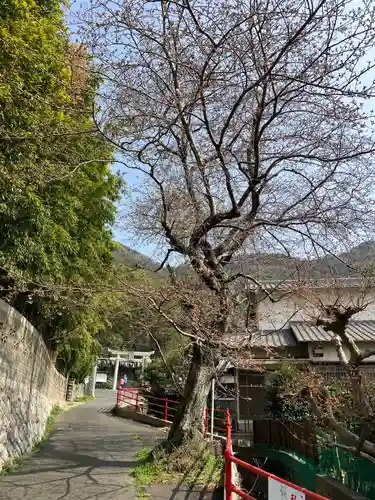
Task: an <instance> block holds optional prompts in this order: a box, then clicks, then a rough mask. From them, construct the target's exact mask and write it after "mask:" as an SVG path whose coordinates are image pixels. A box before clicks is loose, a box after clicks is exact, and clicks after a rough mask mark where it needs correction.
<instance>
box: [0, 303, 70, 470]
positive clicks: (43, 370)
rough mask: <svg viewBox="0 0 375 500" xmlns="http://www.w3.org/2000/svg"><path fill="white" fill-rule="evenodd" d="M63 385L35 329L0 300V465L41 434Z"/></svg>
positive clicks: (62, 395) (61, 397)
mask: <svg viewBox="0 0 375 500" xmlns="http://www.w3.org/2000/svg"><path fill="white" fill-rule="evenodd" d="M66 386H67V381H66V379H65V377H63V376H62V375H61V374H60V373H59V372H58V371H57V370H56V368H55V366H54V363H53V361H52V360H51V358H50V356H49V353H48V350H47V348H46V346H45V344H44V342H43V340H42V338H41V336H40V335H39V333H38V331H37V330H36V329H35V328H34V327H33V326H32V325H31V324H30V323H29V322H28V321H27V320H26V319H25V318H24V317H23V316H22V315H21V314H20V313H18V311H16V310H15V309H14V308H13V307H11V306H9V305H8V304H6V303H5V302H4V301H2V300H0V468H1V464H2V463H3V462H4V461H5V460H8V459H9V458H12V457H14V456H18V455H20V454H22V453H25V452H27V451H28V450H30V449H31V448H32V446H33V445H34V444H35V442H37V441H38V440H39V439H40V438H41V437H42V435H43V432H44V427H45V423H46V420H47V418H48V415H49V414H50V411H51V408H52V406H53V405H54V404H56V403H60V402H62V401H65V395H66Z"/></svg>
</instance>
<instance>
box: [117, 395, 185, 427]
mask: <svg viewBox="0 0 375 500" xmlns="http://www.w3.org/2000/svg"><path fill="white" fill-rule="evenodd" d="M116 404H117V405H120V404H125V405H128V406H132V407H134V409H135V411H137V412H140V413H145V414H147V415H154V416H156V417H158V418H161V419H162V420H164V421H165V422H170V421H171V419H173V417H174V415H175V412H176V410H177V407H178V405H179V402H178V401H174V400H172V399H170V398H158V397H156V396H152V395H151V394H148V393H146V392H142V391H140V390H139V389H132V388H128V387H126V388H124V389H117V398H116Z"/></svg>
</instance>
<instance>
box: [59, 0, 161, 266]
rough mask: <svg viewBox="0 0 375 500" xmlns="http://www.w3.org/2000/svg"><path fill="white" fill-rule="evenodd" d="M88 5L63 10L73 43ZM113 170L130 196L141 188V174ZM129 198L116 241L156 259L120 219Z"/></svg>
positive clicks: (117, 166) (118, 167)
mask: <svg viewBox="0 0 375 500" xmlns="http://www.w3.org/2000/svg"><path fill="white" fill-rule="evenodd" d="M85 5H88V3H87V2H82V3H80V2H77V1H76V0H72V1H71V2H70V8H69V9H67V8H63V9H64V12H65V13H66V19H67V24H68V27H69V28H70V32H71V35H72V36H71V38H72V40H73V41H77V35H76V34H75V33H74V31H75V27H76V22H75V19H74V13H75V12H78V10H80V9H81V8H82V6H85ZM112 169H113V170H114V171H115V172H118V171H120V172H121V173H122V174H123V175H124V179H125V182H126V184H127V191H128V194H131V192H133V191H135V190H136V189H137V187H138V186H140V184H141V182H142V179H141V178H140V176H139V173H137V172H136V171H134V170H132V169H126V168H125V167H124V166H123V165H121V164H118V163H115V164H114V165H113V166H112ZM127 198H128V197H127V196H125V198H124V199H123V200H122V201H121V203H120V204H119V214H118V221H117V224H116V225H115V227H113V234H114V239H115V240H116V241H118V242H120V243H123V244H124V245H127V246H129V247H131V248H133V249H134V250H137V251H138V252H141V253H143V254H145V255H147V256H149V257H154V256H155V246H153V245H148V244H144V243H141V242H139V241H136V240H135V239H134V238H133V237H132V235H131V234H130V232H127V231H126V227H125V224H122V221H121V217H120V211H121V207H122V206H124V204H126V203H127Z"/></svg>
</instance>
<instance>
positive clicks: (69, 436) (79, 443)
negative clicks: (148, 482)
mask: <svg viewBox="0 0 375 500" xmlns="http://www.w3.org/2000/svg"><path fill="white" fill-rule="evenodd" d="M114 399H115V395H114V393H113V392H112V391H111V392H109V391H97V399H96V400H94V401H90V402H88V403H86V404H84V405H81V406H77V407H76V408H73V409H72V410H69V411H67V412H65V413H63V414H62V415H60V417H59V419H58V421H57V424H56V428H55V431H54V432H53V433H52V434H51V436H50V439H49V440H48V441H47V442H46V443H44V444H43V446H42V449H41V451H40V452H39V453H37V454H35V455H33V456H31V457H29V458H27V459H26V460H25V462H24V463H23V465H22V466H21V467H20V468H19V469H18V470H17V471H16V472H14V473H13V474H11V475H8V476H4V477H1V478H0V500H21V499H22V500H89V499H90V500H99V499H100V500H132V499H136V498H137V494H136V490H135V486H134V481H133V478H132V477H131V471H132V470H133V469H134V467H135V464H136V458H135V455H136V453H137V451H138V450H139V448H140V447H141V446H142V442H141V441H140V440H139V436H141V437H142V438H143V439H144V442H145V443H146V444H150V445H151V444H152V443H153V442H155V438H156V437H157V436H158V434H157V433H159V435H160V432H161V431H156V430H155V429H153V428H151V427H148V426H145V425H142V424H137V423H135V422H131V421H129V420H122V419H119V418H116V417H113V416H112V415H111V414H110V410H111V408H112V407H113V403H114Z"/></svg>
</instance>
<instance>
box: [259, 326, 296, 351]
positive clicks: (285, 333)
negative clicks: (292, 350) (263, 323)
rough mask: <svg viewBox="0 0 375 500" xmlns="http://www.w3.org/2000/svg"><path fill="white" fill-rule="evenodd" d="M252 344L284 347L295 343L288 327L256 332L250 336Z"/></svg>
mask: <svg viewBox="0 0 375 500" xmlns="http://www.w3.org/2000/svg"><path fill="white" fill-rule="evenodd" d="M251 344H252V345H254V346H258V347H260V346H264V347H286V346H291V345H296V344H297V342H296V339H295V337H294V335H293V333H292V332H291V330H290V329H289V328H288V329H287V330H286V329H285V330H275V331H261V332H256V333H254V335H253V338H252V342H251Z"/></svg>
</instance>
